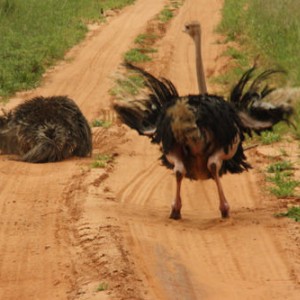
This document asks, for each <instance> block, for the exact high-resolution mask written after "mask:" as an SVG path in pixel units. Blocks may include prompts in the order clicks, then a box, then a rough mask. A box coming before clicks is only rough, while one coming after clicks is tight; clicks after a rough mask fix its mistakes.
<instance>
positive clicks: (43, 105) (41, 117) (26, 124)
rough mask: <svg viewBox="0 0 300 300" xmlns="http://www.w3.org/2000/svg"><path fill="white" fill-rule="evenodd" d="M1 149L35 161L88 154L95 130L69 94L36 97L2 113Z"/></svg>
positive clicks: (29, 160) (49, 160)
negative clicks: (92, 129)
mask: <svg viewBox="0 0 300 300" xmlns="http://www.w3.org/2000/svg"><path fill="white" fill-rule="evenodd" d="M0 151H1V152H2V153H5V154H16V155H19V157H20V158H19V159H20V160H21V161H24V162H32V163H45V162H55V161H60V160H63V159H66V158H69V157H71V156H73V155H74V156H81V157H82V156H88V155H90V154H91V151H92V134H91V129H90V127H89V124H88V122H87V120H86V118H85V117H84V116H83V114H82V112H81V111H80V109H79V107H78V106H77V105H76V104H75V102H74V101H73V100H71V99H69V98H68V97H66V96H53V97H35V98H33V99H30V100H27V101H25V102H24V103H22V104H20V105H18V106H17V107H15V108H14V109H12V110H11V111H9V112H4V115H2V116H0Z"/></svg>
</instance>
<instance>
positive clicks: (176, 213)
mask: <svg viewBox="0 0 300 300" xmlns="http://www.w3.org/2000/svg"><path fill="white" fill-rule="evenodd" d="M182 178H183V175H182V174H181V173H180V172H179V171H177V172H176V196H175V201H174V204H173V205H172V211H171V214H170V219H174V220H179V219H181V213H180V210H181V206H182V204H181V196H180V189H181V182H182Z"/></svg>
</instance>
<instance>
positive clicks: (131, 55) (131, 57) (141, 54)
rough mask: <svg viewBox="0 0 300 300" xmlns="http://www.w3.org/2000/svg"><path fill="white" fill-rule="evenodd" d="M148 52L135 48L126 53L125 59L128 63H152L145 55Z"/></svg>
mask: <svg viewBox="0 0 300 300" xmlns="http://www.w3.org/2000/svg"><path fill="white" fill-rule="evenodd" d="M145 52H146V51H145V50H144V49H142V48H133V49H130V50H128V51H127V52H126V53H125V56H124V59H125V61H126V62H130V63H139V62H146V61H151V60H152V59H151V57H150V56H149V55H147V54H146V53H145Z"/></svg>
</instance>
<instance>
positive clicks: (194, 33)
mask: <svg viewBox="0 0 300 300" xmlns="http://www.w3.org/2000/svg"><path fill="white" fill-rule="evenodd" d="M183 31H184V32H185V33H187V34H188V35H189V36H190V37H191V38H192V39H193V41H194V43H195V50H196V51H195V53H196V71H197V81H198V89H199V93H200V94H201V95H204V94H206V93H207V87H206V81H205V75H204V67H203V61H202V54H201V27H200V23H199V22H198V21H192V22H188V23H186V24H185V25H184V30H183Z"/></svg>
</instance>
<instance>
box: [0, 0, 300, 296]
mask: <svg viewBox="0 0 300 300" xmlns="http://www.w3.org/2000/svg"><path fill="white" fill-rule="evenodd" d="M165 3H166V1H164V0H152V1H148V0H138V1H137V2H136V4H135V5H132V6H130V7H127V8H126V9H124V10H123V11H122V12H121V13H120V14H118V15H117V16H115V17H113V18H112V19H111V20H110V21H109V22H108V23H107V24H105V25H101V26H99V27H96V28H94V29H93V30H92V31H91V32H90V33H89V35H88V37H87V38H86V40H85V41H84V42H83V43H81V44H80V45H78V46H77V47H75V48H74V49H73V50H72V51H70V53H69V54H68V57H69V58H72V59H71V60H68V62H63V63H61V64H59V65H58V66H57V67H56V68H54V69H53V70H51V71H49V72H48V73H47V75H46V76H45V80H44V83H43V84H42V86H41V87H39V88H37V89H36V90H34V91H30V92H27V93H20V94H19V95H18V97H15V98H14V99H11V101H10V103H9V104H8V105H7V106H6V107H7V108H11V107H13V106H15V105H16V104H18V103H20V102H21V101H23V100H24V99H25V98H31V97H33V96H35V95H43V96H49V95H58V94H62V95H68V96H69V97H71V98H73V99H74V100H75V101H76V102H77V103H78V104H79V106H80V107H81V109H82V111H83V113H84V114H85V115H86V117H87V118H88V119H89V120H90V121H91V120H93V119H94V118H96V117H98V116H99V115H100V114H101V111H102V110H103V109H105V110H107V111H109V107H110V104H111V96H110V95H109V93H108V91H109V89H110V88H111V87H112V85H113V79H112V77H113V75H114V74H115V72H116V71H117V68H118V66H119V65H120V63H121V62H122V55H123V53H124V52H125V51H126V50H128V49H129V47H130V46H131V45H132V41H133V40H134V38H135V37H136V36H137V35H138V34H139V33H142V32H143V30H144V29H145V27H146V25H147V22H148V21H149V20H150V19H152V18H153V17H154V16H155V14H157V13H158V12H159V11H160V10H161V9H162V8H163V6H164V4H165ZM222 4H223V3H222V1H221V0H211V1H207V0H186V1H185V3H184V5H183V6H182V7H181V8H180V10H179V13H178V14H177V15H176V16H175V18H174V19H173V20H172V21H171V23H170V25H169V26H168V28H167V30H166V33H165V36H164V38H163V39H162V40H160V41H159V42H158V44H157V45H156V46H157V47H158V49H159V52H158V53H157V54H155V63H152V64H151V65H150V66H149V68H150V69H149V70H150V71H151V72H153V73H154V74H156V75H162V76H165V77H167V78H169V79H171V80H172V81H173V82H174V83H175V85H176V86H177V87H178V90H179V92H180V94H185V93H193V92H197V82H196V77H195V76H196V75H195V63H194V48H193V43H192V41H191V40H190V39H189V37H188V36H187V35H185V34H183V33H182V28H183V24H184V23H185V22H186V21H188V20H194V19H197V20H199V21H200V22H201V23H202V30H203V57H204V64H205V70H206V73H207V75H208V77H210V76H212V75H214V74H218V72H219V70H221V69H222V68H223V67H224V59H223V58H222V56H221V53H222V51H223V46H221V45H219V44H217V43H216V41H217V39H218V36H217V35H216V34H215V33H214V28H215V26H216V24H218V22H219V20H220V9H221V8H222ZM209 89H210V90H212V89H213V87H212V86H209ZM93 134H94V152H93V156H95V155H96V154H97V153H109V154H113V155H114V163H113V164H111V165H110V166H108V167H107V168H104V169H98V168H91V167H90V166H91V164H92V161H93V159H92V158H86V159H76V158H74V159H70V160H68V161H63V162H59V163H48V164H28V163H22V162H18V161H14V160H11V159H10V158H9V157H7V156H1V157H0V174H1V181H0V211H1V219H0V299H3V300H20V299H22V300H29V299H30V300H32V299H43V300H45V299H49V300H52V299H78V300H85V299H86V300H93V299H100V300H101V299H102V300H103V299H145V300H147V299H149V300H152V299H153V300H156V299H159V300H164V299H170V300H171V299H172V300H173V299H178V300H182V299H185V300H187V299H209V300H211V299H216V300H219V299H230V300H231V299H263V300H267V299H270V300H271V299H272V300H274V299H275V300H282V299H290V300H294V299H295V300H296V299H299V295H300V250H299V249H300V248H299V246H300V234H299V228H300V226H299V225H298V224H297V223H295V222H294V221H292V220H289V219H276V218H274V217H273V214H274V213H276V212H278V211H279V210H280V209H281V208H282V206H283V204H282V201H279V200H277V199H275V198H273V197H271V196H268V195H267V194H266V193H265V192H264V191H263V189H262V187H263V184H264V181H263V175H262V173H261V170H263V168H264V162H265V160H266V158H267V156H268V155H278V153H277V154H272V153H270V152H269V151H270V148H266V147H262V148H261V147H259V148H255V149H251V150H249V151H248V152H247V155H248V156H249V159H250V161H251V163H252V164H253V166H254V169H253V170H251V171H249V172H247V173H244V174H242V175H226V176H224V178H223V179H222V180H223V184H224V189H225V193H226V195H227V198H228V199H229V203H230V205H231V218H230V219H228V220H225V221H223V220H221V219H220V215H219V211H218V196H217V190H216V186H215V184H214V182H213V181H206V182H190V181H188V180H186V181H184V183H183V191H182V197H183V209H182V214H183V219H182V220H180V221H174V220H170V219H168V216H169V212H170V205H171V202H172V200H173V197H174V193H175V180H174V177H173V174H172V172H171V171H170V170H167V169H165V168H163V167H162V166H160V163H159V161H158V158H159V150H158V148H157V147H155V146H154V145H151V144H150V142H149V140H148V139H147V138H145V137H141V136H138V135H137V134H136V133H135V132H133V131H131V130H129V129H128V128H126V127H125V126H119V125H117V124H115V125H113V126H112V127H110V128H109V129H104V128H102V129H101V128H97V129H93ZM280 147H282V148H285V149H286V151H287V152H289V153H293V151H292V149H291V147H290V145H288V144H284V143H283V144H282V145H280ZM275 148H276V146H275ZM271 150H272V149H271ZM273 150H274V149H273ZM295 151H298V153H299V149H297V148H296V149H295ZM101 284H107V285H108V289H106V290H105V291H97V289H98V287H99V286H100V285H101Z"/></svg>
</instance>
